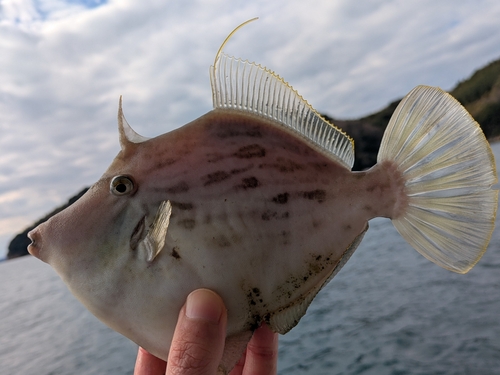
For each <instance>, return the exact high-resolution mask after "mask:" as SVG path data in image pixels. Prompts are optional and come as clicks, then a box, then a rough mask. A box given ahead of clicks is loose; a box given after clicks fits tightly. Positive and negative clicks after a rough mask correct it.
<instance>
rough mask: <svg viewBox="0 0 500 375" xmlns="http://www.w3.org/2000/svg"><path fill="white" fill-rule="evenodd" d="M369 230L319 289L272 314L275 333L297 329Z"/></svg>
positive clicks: (366, 228) (269, 319)
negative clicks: (319, 294)
mask: <svg viewBox="0 0 500 375" xmlns="http://www.w3.org/2000/svg"><path fill="white" fill-rule="evenodd" d="M367 230H368V224H366V227H365V229H364V230H363V231H362V232H361V233H360V234H359V235H358V236H357V237H356V238H355V239H354V241H353V242H351V244H350V245H349V246H348V247H347V249H346V250H345V251H344V253H343V254H342V257H341V258H340V260H339V262H338V263H337V265H336V266H335V268H334V269H333V270H332V272H331V274H330V275H329V276H328V277H327V278H326V279H325V281H324V282H323V283H321V284H319V285H318V286H317V287H315V288H313V289H311V290H310V291H309V292H308V293H307V294H306V295H305V296H302V297H301V298H298V299H296V300H295V301H293V302H292V303H291V304H289V305H288V306H286V307H284V308H282V309H280V310H279V311H277V312H275V313H273V314H270V316H269V318H268V319H266V322H267V324H269V326H270V327H271V329H272V330H273V331H274V332H277V333H280V334H285V333H287V332H288V331H290V330H291V329H292V328H293V327H295V326H296V325H297V324H298V323H299V321H300V319H301V318H302V317H303V316H304V315H305V313H306V311H307V308H308V307H309V305H310V304H311V302H312V300H313V299H314V297H316V295H317V294H318V292H319V291H320V290H321V289H322V288H323V287H324V286H325V285H326V284H328V282H330V280H331V279H333V278H334V277H335V275H337V273H338V272H339V271H340V270H341V269H342V267H344V265H345V264H346V263H347V261H348V260H349V258H350V257H351V255H352V254H353V253H354V250H356V249H357V247H358V246H359V244H360V243H361V241H362V240H363V237H364V235H365V233H366V231H367Z"/></svg>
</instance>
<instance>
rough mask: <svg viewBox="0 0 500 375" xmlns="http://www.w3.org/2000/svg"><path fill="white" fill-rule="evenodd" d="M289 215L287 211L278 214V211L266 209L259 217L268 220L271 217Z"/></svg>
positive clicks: (285, 217)
mask: <svg viewBox="0 0 500 375" xmlns="http://www.w3.org/2000/svg"><path fill="white" fill-rule="evenodd" d="M289 216H290V214H289V213H288V211H287V212H283V213H281V214H278V212H276V211H271V210H267V211H265V212H264V213H263V214H262V215H261V218H262V220H264V221H269V220H271V219H277V220H279V219H288V217H289Z"/></svg>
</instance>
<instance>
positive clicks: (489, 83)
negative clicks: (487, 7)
mask: <svg viewBox="0 0 500 375" xmlns="http://www.w3.org/2000/svg"><path fill="white" fill-rule="evenodd" d="M450 94H451V95H453V96H454V97H455V98H456V99H457V100H458V101H459V102H460V103H462V105H463V106H464V107H465V108H466V109H467V110H468V111H469V112H470V114H471V115H472V117H474V119H475V120H476V121H477V122H478V123H479V125H481V128H482V129H483V131H484V134H485V135H486V137H487V138H488V139H490V140H491V139H493V138H498V137H500V60H496V61H493V62H492V63H490V64H488V65H487V66H485V67H484V68H482V69H479V70H478V71H476V72H475V73H474V74H472V76H471V77H470V78H468V79H466V80H464V81H461V82H459V83H458V84H457V86H456V87H455V88H454V89H453V90H452V91H451V92H450ZM400 101H401V100H397V101H394V102H392V103H390V104H389V105H388V106H387V107H385V108H384V109H382V110H380V111H379V112H376V113H373V114H371V115H369V116H366V117H363V118H360V119H357V120H335V119H331V118H329V119H331V121H332V122H333V123H334V124H335V125H337V126H338V127H340V128H342V129H343V130H344V131H345V132H346V133H347V134H349V135H350V136H351V137H352V138H354V143H355V145H356V161H355V163H354V168H353V169H354V170H362V169H366V168H369V167H371V166H372V165H374V164H375V162H376V155H377V152H378V148H379V146H380V141H381V140H382V134H383V132H384V130H385V128H386V126H387V124H388V122H389V119H390V118H391V116H392V113H393V112H394V110H395V109H396V107H397V105H398V104H399V102H400ZM326 117H327V118H328V116H326Z"/></svg>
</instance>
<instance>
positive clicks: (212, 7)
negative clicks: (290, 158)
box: [0, 0, 500, 253]
mask: <svg viewBox="0 0 500 375" xmlns="http://www.w3.org/2000/svg"><path fill="white" fill-rule="evenodd" d="M255 16H260V17H261V18H260V20H259V21H258V22H254V23H252V24H250V25H248V26H246V27H245V28H244V29H243V30H241V31H239V32H238V33H237V34H236V35H235V36H234V38H233V39H232V40H231V41H230V42H229V43H228V45H227V47H226V51H227V52H228V53H230V54H232V55H235V56H241V57H243V58H248V59H250V60H253V61H257V62H259V63H261V64H263V65H265V66H268V67H269V68H270V69H273V70H275V71H276V72H278V73H279V74H280V75H281V76H283V77H284V78H285V79H286V80H288V81H289V82H290V83H291V84H292V85H293V86H294V87H295V88H296V89H297V90H298V91H299V92H300V93H301V94H302V95H303V96H304V97H305V98H306V99H307V100H308V101H309V102H310V103H311V104H312V105H314V106H315V107H316V108H317V109H318V110H320V111H322V112H325V113H327V114H329V115H332V116H335V117H341V118H348V117H357V116H360V115H365V114H368V113H371V112H373V111H375V110H378V109H379V108H381V107H383V106H384V105H386V104H387V103H388V102H390V101H392V100H394V99H396V98H399V97H401V96H403V95H405V94H406V93H407V92H408V91H409V90H410V89H411V88H412V87H414V86H415V85H417V84H422V83H423V84H430V85H437V86H441V87H443V88H444V89H449V88H451V87H452V86H453V85H454V84H455V83H456V82H457V81H458V80H461V79H464V78H465V77H467V76H468V75H469V74H470V73H471V72H472V71H473V70H474V69H476V68H479V67H481V66H482V65H485V64H486V63H488V62H489V61H491V60H493V59H495V58H498V57H499V56H500V24H499V23H498V19H500V3H498V2H497V1H495V0H474V1H473V0H466V1H461V2H460V3H459V4H458V3H457V2H456V1H454V0H441V1H435V0H434V1H432V0H422V1H419V2H408V1H404V0H392V1H375V0H371V1H363V2H352V1H349V0H339V1H335V2H333V1H323V2H305V1H302V0H288V1H284V0H278V1H272V2H271V1H264V0H257V1H252V2H249V1H229V0H205V1H182V2H181V1H171V2H165V1H160V0H147V1H141V2H137V1H133V0H114V1H107V2H106V1H97V0H95V1H92V0H87V1H76V0H72V1H60V0H57V1H56V0H36V1H35V0H4V1H3V2H2V3H1V5H0V82H2V84H1V85H0V220H1V223H2V228H9V229H8V230H6V229H3V230H2V232H1V237H0V253H1V249H2V248H5V247H6V245H7V241H8V239H7V238H8V233H7V232H9V231H12V235H14V233H15V232H16V231H18V230H20V229H22V227H23V226H27V225H28V224H30V222H31V221H34V220H35V219H37V218H39V217H40V216H42V215H43V214H45V213H46V212H48V211H50V210H51V209H52V208H53V207H54V206H55V205H56V204H59V203H62V202H63V201H65V200H66V199H67V198H69V197H70V196H71V195H73V194H74V193H76V192H77V191H79V189H81V188H82V187H83V186H87V185H90V184H91V183H93V182H94V181H95V180H96V179H98V178H99V176H100V175H101V174H102V173H103V171H104V170H105V168H106V167H107V165H108V164H109V163H110V161H111V160H112V158H113V157H114V155H115V154H116V153H117V152H118V149H119V146H118V136H117V131H116V111H117V103H118V98H119V96H120V95H123V97H124V110H125V114H126V116H127V119H128V120H129V122H130V123H131V124H132V126H134V128H135V129H136V130H137V131H138V132H140V133H143V134H144V135H146V136H155V135H158V134H161V133H164V132H166V131H169V130H172V129H174V128H176V127H179V126H181V125H182V124H184V123H187V122H189V121H191V120H193V119H195V118H196V117H198V116H200V115H202V114H203V113H205V112H207V111H209V110H210V109H211V91H210V86H209V78H208V67H209V65H210V64H212V63H213V59H214V56H215V52H216V51H217V49H218V47H219V45H220V43H221V42H222V40H223V39H224V38H225V36H226V35H227V34H228V33H229V32H230V31H231V30H232V29H233V28H234V27H235V26H236V25H238V24H239V23H241V22H243V21H245V20H247V19H249V18H252V17H255ZM9 223H10V224H9ZM16 228H17V229H16Z"/></svg>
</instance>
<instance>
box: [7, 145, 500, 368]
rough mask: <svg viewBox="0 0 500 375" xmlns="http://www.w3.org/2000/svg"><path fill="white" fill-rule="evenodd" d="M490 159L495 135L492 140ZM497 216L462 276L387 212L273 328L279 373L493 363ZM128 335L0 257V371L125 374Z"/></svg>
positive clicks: (27, 260) (499, 363) (52, 283)
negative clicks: (304, 307)
mask: <svg viewBox="0 0 500 375" xmlns="http://www.w3.org/2000/svg"><path fill="white" fill-rule="evenodd" d="M492 147H493V150H494V153H495V156H496V159H497V160H500V144H498V143H496V144H493V145H492ZM499 227H500V226H499V225H497V230H496V231H495V232H494V234H493V237H492V240H491V243H490V246H489V248H488V250H487V252H486V254H485V255H484V257H483V258H482V259H481V261H480V262H479V263H478V264H477V265H476V267H475V268H473V269H472V270H471V271H470V272H469V273H468V274H466V275H458V274H454V273H452V272H449V271H446V270H443V269H441V268H439V267H437V266H435V265H434V264H432V263H430V262H428V261H427V260H426V259H424V258H423V257H422V256H420V255H419V254H418V253H417V252H415V251H413V250H412V249H411V247H410V246H409V245H408V244H406V242H405V241H404V240H403V239H402V238H401V237H400V236H399V234H398V233H397V231H396V230H395V229H394V227H393V226H392V224H391V222H390V220H387V219H375V220H372V221H371V222H370V229H369V231H368V233H367V234H366V236H365V238H364V240H363V242H362V244H361V245H360V246H359V248H358V249H357V250H356V252H355V253H354V255H353V256H352V258H351V259H350V260H349V262H348V263H347V264H346V265H345V267H344V268H343V269H342V270H341V271H340V272H339V274H338V275H337V276H336V277H335V278H334V279H333V280H332V281H331V282H330V283H329V284H328V285H327V286H325V287H324V288H323V290H322V291H321V292H320V293H319V294H318V296H317V297H316V298H315V300H314V301H313V303H312V304H311V306H310V307H309V309H308V312H307V314H306V315H305V316H304V317H303V318H302V320H301V321H300V323H299V324H298V325H297V326H296V327H295V328H294V329H292V331H290V332H289V333H287V334H286V335H283V336H280V346H279V362H278V373H279V374H280V375H285V374H286V375H299V374H315V375H323V374H324V375H327V374H328V375H332V374H333V375H334V374H338V375H340V374H342V375H358V374H363V375H490V374H491V375H494V374H500V228H499ZM136 353H137V346H136V345H135V344H134V343H132V342H130V341H129V340H128V339H126V338H124V337H122V336H120V335H119V334H117V333H115V332H114V331H112V330H111V329H109V328H107V327H106V326H104V325H103V324H102V323H100V322H99V321H98V320H97V319H96V318H94V317H93V316H92V315H91V314H90V313H89V312H88V311H87V310H86V309H85V308H84V307H83V306H81V305H80V303H79V302H78V301H77V300H76V299H75V298H74V297H73V296H72V295H71V294H70V293H69V291H68V290H67V289H66V287H65V286H64V284H63V283H62V281H61V280H60V279H59V277H58V276H57V275H56V274H55V272H54V271H53V270H52V269H51V268H50V267H49V266H48V265H46V264H44V263H42V262H40V261H39V260H37V259H34V258H33V257H31V256H26V257H23V258H19V259H15V260H10V261H5V262H2V263H0V374H1V375H14V374H15V375H35V374H36V375H49V374H50V375H72V374H78V375H97V374H100V375H104V374H110V375H115V374H132V372H133V367H134V363H135V358H136Z"/></svg>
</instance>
